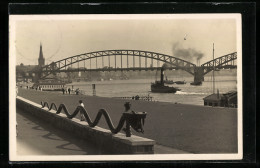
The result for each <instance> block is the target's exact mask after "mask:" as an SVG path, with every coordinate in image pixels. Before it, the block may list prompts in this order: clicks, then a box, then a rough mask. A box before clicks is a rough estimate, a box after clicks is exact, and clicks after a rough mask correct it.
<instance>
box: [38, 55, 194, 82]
mask: <svg viewBox="0 0 260 168" xmlns="http://www.w3.org/2000/svg"><path fill="white" fill-rule="evenodd" d="M116 55H120V56H136V57H144V58H147V59H153V60H158V61H162V62H165V63H168V64H169V65H171V66H174V67H175V68H179V69H183V70H185V71H186V72H188V73H190V74H192V75H194V69H195V67H196V65H195V64H193V63H191V62H188V61H185V60H183V59H180V58H177V57H173V56H169V55H166V54H161V53H156V52H150V51H141V50H104V51H95V52H89V53H84V54H79V55H75V56H71V57H68V58H65V59H62V60H59V61H56V62H52V63H51V64H49V65H46V66H43V67H42V68H41V69H40V72H41V73H43V74H44V75H43V76H42V77H41V78H45V77H47V76H48V75H50V74H51V73H54V72H60V71H61V69H63V68H66V67H69V66H71V65H73V64H76V63H79V62H81V61H85V60H89V59H97V58H98V57H110V56H116ZM139 61H140V60H139ZM137 62H138V61H137ZM139 64H140V62H139ZM146 66H147V60H146ZM137 67H138V66H137ZM103 68H104V67H103V65H102V68H99V69H98V70H100V71H103V70H104V69H103ZM149 68H151V67H146V69H149ZM124 69H126V68H124ZM151 69H152V68H151ZM169 69H170V68H169ZM96 70H97V69H96ZM114 70H122V69H121V68H111V69H110V71H114ZM77 71H86V69H78V70H77Z"/></svg>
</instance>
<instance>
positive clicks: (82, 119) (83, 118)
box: [79, 100, 85, 121]
mask: <svg viewBox="0 0 260 168" xmlns="http://www.w3.org/2000/svg"><path fill="white" fill-rule="evenodd" d="M79 105H80V106H81V107H83V108H84V104H83V102H82V100H80V101H79ZM84 120H85V116H84V113H83V111H80V121H84Z"/></svg>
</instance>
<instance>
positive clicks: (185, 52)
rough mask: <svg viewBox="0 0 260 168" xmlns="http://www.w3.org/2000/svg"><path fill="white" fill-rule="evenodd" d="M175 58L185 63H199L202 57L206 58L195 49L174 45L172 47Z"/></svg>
mask: <svg viewBox="0 0 260 168" xmlns="http://www.w3.org/2000/svg"><path fill="white" fill-rule="evenodd" d="M172 51H173V56H174V57H178V58H181V59H183V60H185V61H190V62H194V61H197V62H198V61H199V60H200V59H201V58H202V57H204V54H203V53H202V52H200V51H197V50H196V49H193V48H187V49H185V48H183V47H181V46H180V45H179V43H174V44H173V47H172Z"/></svg>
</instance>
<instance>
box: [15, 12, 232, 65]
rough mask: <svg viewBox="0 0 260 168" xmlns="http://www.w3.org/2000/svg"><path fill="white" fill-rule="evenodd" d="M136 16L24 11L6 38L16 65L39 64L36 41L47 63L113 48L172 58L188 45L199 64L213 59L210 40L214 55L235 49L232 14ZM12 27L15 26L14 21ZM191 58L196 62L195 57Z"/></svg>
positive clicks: (186, 48) (187, 47) (227, 52)
mask: <svg viewBox="0 0 260 168" xmlns="http://www.w3.org/2000/svg"><path fill="white" fill-rule="evenodd" d="M116 16H117V15H116ZM136 16H137V17H134V18H131V19H129V17H128V16H125V17H122V15H121V18H119V19H118V18H116V19H114V18H109V17H106V18H103V19H102V17H100V16H98V17H97V19H95V17H91V19H89V18H88V17H86V18H83V19H80V20H79V19H78V18H80V17H81V16H76V17H75V16H74V17H75V18H74V19H73V17H72V18H68V19H66V17H58V18H56V17H55V16H41V17H40V18H38V19H35V17H30V16H26V19H25V20H23V19H19V20H16V21H15V42H12V41H10V45H13V44H14V45H15V48H16V64H17V65H18V64H20V63H23V64H25V65H29V64H30V65H33V64H38V57H39V46H40V42H41V43H42V46H43V55H44V57H45V61H46V62H45V64H48V63H50V62H52V61H58V60H60V59H62V58H66V57H70V56H73V55H77V54H82V53H87V52H92V51H99V50H112V49H134V50H144V51H154V52H158V53H162V54H167V55H171V56H176V57H178V55H177V51H178V50H188V49H192V50H194V51H196V52H199V53H202V54H203V57H202V59H201V61H200V63H201V64H202V63H204V62H206V61H209V60H211V59H212V44H213V42H214V44H215V57H219V56H222V55H225V54H229V53H231V52H236V51H237V41H236V40H237V31H236V29H237V26H236V19H234V18H230V17H229V18H225V17H223V16H222V17H221V18H201V19H199V18H191V17H188V16H187V17H182V18H174V17H172V18H169V17H161V15H160V17H156V16H154V15H153V16H148V17H147V18H148V19H139V18H141V17H138V15H136ZM189 16H190V15H189ZM204 16H205V15H204ZM59 18H62V19H59ZM76 18H77V19H76ZM10 26H11V27H12V26H13V25H12V22H11V24H10ZM11 33H13V32H11ZM184 38H186V40H184ZM173 49H174V51H173ZM191 61H192V62H193V63H196V61H195V59H194V60H191Z"/></svg>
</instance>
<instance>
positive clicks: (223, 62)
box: [201, 52, 237, 75]
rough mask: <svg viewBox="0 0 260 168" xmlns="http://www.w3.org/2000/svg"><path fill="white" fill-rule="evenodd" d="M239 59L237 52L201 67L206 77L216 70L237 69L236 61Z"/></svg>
mask: <svg viewBox="0 0 260 168" xmlns="http://www.w3.org/2000/svg"><path fill="white" fill-rule="evenodd" d="M236 59H237V52H233V53H230V54H227V55H223V56H221V57H218V58H216V59H214V60H211V61H208V62H206V63H204V64H202V65H201V67H202V68H203V69H204V73H203V74H204V75H205V74H207V73H209V72H210V71H212V70H213V69H214V65H215V68H233V67H236V66H235V65H234V60H236ZM228 63H231V65H228Z"/></svg>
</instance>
